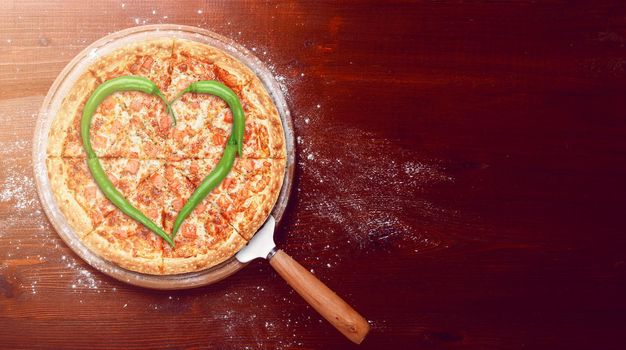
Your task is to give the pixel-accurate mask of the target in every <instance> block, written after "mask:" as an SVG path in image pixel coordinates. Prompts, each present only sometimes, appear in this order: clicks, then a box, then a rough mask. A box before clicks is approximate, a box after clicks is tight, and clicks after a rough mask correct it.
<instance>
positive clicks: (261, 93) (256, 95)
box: [241, 77, 286, 158]
mask: <svg viewBox="0 0 626 350" xmlns="http://www.w3.org/2000/svg"><path fill="white" fill-rule="evenodd" d="M241 94H242V99H241V103H242V105H243V108H244V112H245V115H246V128H245V131H244V144H243V155H244V157H246V158H285V157H286V148H285V137H284V131H283V125H282V121H281V119H280V115H279V114H278V110H277V109H276V106H275V105H274V101H272V99H271V97H270V95H269V93H268V92H267V90H266V89H265V86H264V85H263V83H262V82H261V80H260V79H259V78H258V77H254V79H253V80H252V81H251V82H250V83H249V84H248V85H246V86H245V87H244V88H243V90H242V93H241Z"/></svg>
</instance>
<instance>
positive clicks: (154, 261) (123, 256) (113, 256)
mask: <svg viewBox="0 0 626 350" xmlns="http://www.w3.org/2000/svg"><path fill="white" fill-rule="evenodd" d="M82 241H83V243H84V244H85V245H86V246H87V248H89V250H91V251H92V252H94V253H95V254H97V255H99V256H100V257H102V258H104V259H106V260H109V261H112V262H114V263H115V264H117V265H119V266H120V267H123V268H125V269H127V270H131V271H137V272H141V273H148V274H152V275H161V274H163V269H162V263H163V261H162V260H163V259H162V257H161V256H157V257H154V258H147V257H140V256H134V255H133V254H132V253H131V252H128V251H125V250H122V249H117V247H115V246H114V245H113V244H111V242H109V241H108V240H107V239H106V238H104V237H103V236H101V235H98V234H96V233H95V232H92V233H90V234H89V235H87V237H83V239H82Z"/></svg>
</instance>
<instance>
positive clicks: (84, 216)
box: [46, 158, 94, 238]
mask: <svg viewBox="0 0 626 350" xmlns="http://www.w3.org/2000/svg"><path fill="white" fill-rule="evenodd" d="M46 167H47V168H48V177H49V178H50V186H51V187H52V193H53V194H54V197H55V199H56V202H57V205H58V206H59V209H61V212H62V213H63V215H64V216H65V219H66V220H67V222H68V224H69V225H70V226H71V227H72V228H73V229H74V231H75V232H76V234H77V235H78V237H80V238H82V237H84V236H85V235H87V234H88V233H89V232H91V231H92V230H93V229H94V225H93V222H92V220H91V218H90V216H89V214H88V213H87V212H86V211H85V210H84V209H83V207H82V206H81V205H80V204H78V202H77V201H76V199H75V198H74V196H73V194H72V193H73V191H72V190H70V189H69V187H68V186H67V177H68V176H71V174H70V172H69V170H68V169H67V167H66V166H65V163H64V162H63V160H62V159H60V158H48V159H46Z"/></svg>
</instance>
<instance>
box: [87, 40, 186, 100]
mask: <svg viewBox="0 0 626 350" xmlns="http://www.w3.org/2000/svg"><path fill="white" fill-rule="evenodd" d="M173 49H174V40H173V39H171V38H160V39H154V40H148V41H142V42H139V43H135V44H130V45H127V46H124V47H123V48H120V49H117V50H115V51H113V52H111V53H110V54H107V55H105V56H102V57H100V58H98V59H97V60H96V61H95V62H94V63H93V64H91V65H90V66H89V70H90V71H91V72H92V73H93V74H94V75H95V76H96V77H97V78H98V79H99V80H100V81H101V82H105V81H107V80H110V79H113V78H117V77H120V76H124V75H135V76H141V77H146V78H148V79H150V80H152V81H153V82H154V83H155V84H156V85H157V86H158V87H159V89H160V90H161V91H163V92H165V91H167V89H168V88H169V85H170V62H171V60H170V59H171V57H172V52H173Z"/></svg>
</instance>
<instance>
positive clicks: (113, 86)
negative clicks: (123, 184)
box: [80, 76, 245, 247]
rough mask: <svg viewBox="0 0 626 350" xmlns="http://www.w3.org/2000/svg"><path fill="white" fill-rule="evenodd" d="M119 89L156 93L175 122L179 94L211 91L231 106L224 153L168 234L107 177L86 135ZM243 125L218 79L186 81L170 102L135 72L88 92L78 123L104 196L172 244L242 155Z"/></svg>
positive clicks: (232, 98) (241, 116)
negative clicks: (102, 106)
mask: <svg viewBox="0 0 626 350" xmlns="http://www.w3.org/2000/svg"><path fill="white" fill-rule="evenodd" d="M118 91H140V92H143V93H146V94H151V95H155V96H158V97H159V98H160V99H161V100H162V101H163V102H164V103H165V104H166V106H167V111H168V113H170V114H171V115H172V119H173V121H174V125H176V117H175V116H174V111H173V110H172V108H171V104H172V103H174V101H176V100H177V99H178V98H180V97H181V96H182V95H183V94H185V93H187V92H195V93H204V94H212V95H215V96H217V97H220V98H221V99H223V100H224V101H226V103H227V104H228V106H229V107H230V109H231V111H232V113H233V128H232V131H231V134H230V138H229V139H228V142H227V144H226V147H225V148H224V154H223V155H222V158H221V159H220V161H219V162H218V163H217V165H216V166H215V168H214V169H213V170H212V171H211V173H210V174H209V175H207V176H206V177H205V178H204V180H202V183H201V184H200V186H198V188H196V190H195V191H194V192H193V193H192V194H191V196H190V197H189V199H188V200H187V203H185V205H184V206H183V208H182V209H181V210H180V212H179V213H178V215H177V216H176V220H175V221H174V226H173V228H172V234H171V236H170V235H168V234H167V233H166V232H165V231H163V229H162V228H160V227H159V226H158V225H157V224H155V223H154V222H153V221H152V220H150V219H149V218H148V217H147V216H146V215H145V214H144V213H142V212H141V211H140V210H139V209H137V208H135V207H134V206H133V205H132V204H130V202H128V200H127V199H126V198H125V197H124V195H122V194H121V193H120V192H119V191H118V190H117V189H116V188H115V186H114V185H113V183H112V182H111V180H110V179H109V177H108V176H107V175H106V173H105V172H104V169H103V168H102V165H101V164H100V160H99V159H98V156H97V155H96V153H95V152H94V150H93V148H92V147H91V140H90V138H89V129H90V126H91V119H92V117H93V114H94V113H95V111H96V109H97V108H98V105H100V103H101V102H102V101H103V100H104V99H105V98H106V97H107V96H109V95H111V94H113V93H115V92H118ZM244 127H245V116H244V113H243V108H241V103H240V102H239V98H238V97H237V95H236V94H235V93H234V92H233V91H232V90H231V89H229V88H228V87H227V86H226V85H224V84H222V83H220V82H217V81H197V82H194V83H192V84H191V85H189V86H188V87H187V88H186V89H184V90H183V91H181V92H180V93H179V94H178V95H177V96H176V98H174V100H172V102H171V103H170V102H168V101H167V99H166V98H165V96H164V95H163V93H162V92H161V91H160V90H159V88H158V87H157V85H156V84H155V83H154V82H152V81H151V80H150V79H147V78H144V77H138V76H122V77H118V78H114V79H111V80H107V81H105V82H104V83H102V84H100V86H98V88H96V90H95V91H94V92H93V94H91V96H90V97H89V100H87V103H86V104H85V107H84V108H83V117H82V120H81V124H80V133H81V138H82V141H83V147H84V148H85V151H86V152H87V166H88V167H89V171H90V172H91V175H92V176H93V178H94V180H95V181H96V184H97V185H98V187H100V190H102V193H104V195H105V197H107V198H108V199H109V200H110V201H111V203H113V205H115V206H116V207H118V208H119V209H120V210H121V211H122V212H123V213H124V214H126V215H128V216H129V217H131V218H132V219H134V220H136V221H137V222H139V223H140V224H142V225H144V226H145V227H147V228H148V229H149V230H150V231H152V232H154V233H155V234H157V235H158V236H160V237H162V238H163V239H164V240H165V241H166V242H167V243H169V244H170V245H171V246H172V247H174V237H175V236H176V233H177V232H178V229H179V228H180V225H181V224H182V223H183V221H184V220H185V219H186V218H187V217H188V216H189V214H191V212H192V211H193V209H194V208H195V207H196V206H197V205H198V204H200V202H202V200H203V199H204V198H205V197H206V196H207V195H208V194H209V192H211V191H212V190H213V189H214V188H215V187H217V186H218V185H219V184H220V183H221V182H222V180H224V178H225V177H226V175H228V173H229V172H230V170H231V169H232V167H233V163H234V162H235V157H236V156H237V154H238V155H239V156H241V153H242V147H243V133H244Z"/></svg>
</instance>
